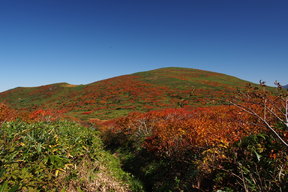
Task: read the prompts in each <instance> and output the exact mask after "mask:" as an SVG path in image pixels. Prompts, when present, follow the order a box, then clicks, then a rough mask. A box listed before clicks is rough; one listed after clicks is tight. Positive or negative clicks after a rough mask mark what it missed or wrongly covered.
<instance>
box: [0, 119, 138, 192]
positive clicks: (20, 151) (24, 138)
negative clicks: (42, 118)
mask: <svg viewBox="0 0 288 192" xmlns="http://www.w3.org/2000/svg"><path fill="white" fill-rule="evenodd" d="M133 186H134V189H133V190H136V188H137V184H134V185H133V184H132V178H131V177H130V175H128V174H127V173H125V172H124V171H122V170H121V169H120V163H119V161H118V160H117V159H116V158H115V157H113V156H112V155H110V154H109V153H108V152H105V151H104V150H103V145H102V142H101V140H100V139H99V137H98V133H97V131H95V130H91V129H89V128H84V127H81V126H79V125H78V124H75V123H71V122H63V121H62V122H35V123H31V124H28V123H24V122H6V123H3V124H2V125H1V128H0V191H8V190H10V191H29V192H30V191H129V189H131V188H132V187H133ZM139 190H140V188H139Z"/></svg>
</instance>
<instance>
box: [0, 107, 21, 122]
mask: <svg viewBox="0 0 288 192" xmlns="http://www.w3.org/2000/svg"><path fill="white" fill-rule="evenodd" d="M16 117H17V115H16V111H15V110H13V109H11V108H9V107H8V106H7V105H5V104H3V103H0V122H4V121H11V120H14V119H15V118H16Z"/></svg>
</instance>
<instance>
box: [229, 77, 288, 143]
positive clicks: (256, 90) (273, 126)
mask: <svg viewBox="0 0 288 192" xmlns="http://www.w3.org/2000/svg"><path fill="white" fill-rule="evenodd" d="M275 85H276V86H277V91H275V90H273V89H271V88H268V87H267V86H266V84H265V82H264V81H261V80H260V86H252V85H251V84H249V85H248V86H247V88H246V89H245V90H238V94H236V95H237V96H235V97H234V98H233V99H231V100H230V101H229V103H230V104H232V105H235V106H237V107H238V108H240V109H241V110H243V111H245V112H247V113H249V114H251V115H252V116H254V117H256V119H257V120H258V121H257V124H258V125H259V126H265V127H267V128H269V129H270V130H271V131H272V132H273V134H275V135H276V137H277V138H278V139H279V140H280V141H281V142H282V143H283V144H284V145H285V146H287V147H288V143H287V141H285V139H284V137H283V136H281V133H280V132H282V133H284V134H283V135H284V136H285V135H287V131H288V90H286V89H284V88H283V87H282V86H281V85H280V83H279V82H277V81H275ZM254 123H255V122H254ZM281 126H282V128H283V129H282V130H280V129H278V128H279V127H281ZM277 129H278V130H277Z"/></svg>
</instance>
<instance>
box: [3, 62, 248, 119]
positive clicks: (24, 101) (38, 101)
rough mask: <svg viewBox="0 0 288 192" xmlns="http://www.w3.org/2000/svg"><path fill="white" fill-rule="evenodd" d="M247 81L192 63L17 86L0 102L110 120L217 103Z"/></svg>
mask: <svg viewBox="0 0 288 192" xmlns="http://www.w3.org/2000/svg"><path fill="white" fill-rule="evenodd" d="M246 83H248V82H247V81H244V80H241V79H238V78H236V77H232V76H228V75H225V74H220V73H214V72H209V71H203V70H197V69H188V68H176V67H169V68H161V69H156V70H152V71H146V72H139V73H134V74H131V75H123V76H119V77H114V78H110V79H106V80H102V81H98V82H94V83H91V84H87V85H80V86H73V85H69V84H67V83H58V84H52V85H45V86H40V87H33V88H15V89H12V90H8V91H6V92H3V93H0V102H5V103H7V104H9V105H10V106H11V107H13V108H16V109H26V110H32V109H37V108H44V109H45V108H52V109H57V110H63V111H64V112H65V113H67V114H69V115H72V116H75V117H78V118H81V119H83V120H87V119H90V118H100V119H109V118H115V117H119V116H122V115H126V114H127V113H129V112H131V111H149V110H155V109H161V108H169V107H184V106H199V105H211V104H212V105H214V104H217V99H218V98H223V97H225V95H227V94H229V93H231V92H232V91H233V90H234V89H235V88H236V87H243V86H245V84H246Z"/></svg>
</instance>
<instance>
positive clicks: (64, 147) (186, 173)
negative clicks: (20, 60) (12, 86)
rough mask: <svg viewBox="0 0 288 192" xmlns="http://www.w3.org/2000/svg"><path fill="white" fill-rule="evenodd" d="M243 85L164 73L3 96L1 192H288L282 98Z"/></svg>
mask: <svg viewBox="0 0 288 192" xmlns="http://www.w3.org/2000/svg"><path fill="white" fill-rule="evenodd" d="M244 83H245V82H244V81H242V80H239V79H237V78H234V77H230V76H225V75H223V74H218V73H212V72H207V71H200V70H194V69H190V70H188V69H182V68H165V69H159V70H154V71H149V72H143V73H136V74H133V75H126V76H121V77H117V78H112V79H108V80H104V81H101V82H96V83H92V84H89V85H85V86H68V85H67V84H55V85H51V86H43V87H39V88H33V89H30V88H18V89H16V90H11V91H8V92H6V93H2V94H1V95H0V100H2V101H5V102H6V104H0V125H1V127H0V192H2V191H5V192H6V191H9V192H12V191H23V192H24V191H63V192H64V191H77V192H78V191H79V192H80V191H103V192H105V191H117V192H118V191H136V192H138V191H163V192H169V191H170V192H174V191H175V192H177V191H179V192H184V191H185V192H186V191H187V192H189V191H201V192H209V191H216V192H224V191H225V192H238V191H240V192H241V191H243V192H258V191H263V192H264V191H272V192H274V191H275V192H276V191H277V192H278V191H282V192H284V191H288V150H287V149H288V148H287V146H288V145H287V142H288V92H287V90H286V89H282V87H281V85H280V84H279V83H278V82H276V85H277V86H278V89H272V88H269V87H267V86H265V83H263V82H262V81H261V82H260V86H254V85H251V84H249V85H247V86H246V87H245V86H244V85H243V84H244ZM236 85H239V86H240V87H239V89H236ZM47 91H48V92H49V94H45V93H46V92H47ZM50 93H51V94H50ZM36 98H39V99H36ZM48 106H49V107H48ZM131 111H133V112H131ZM103 118H105V119H103ZM80 124H81V125H80ZM108 151H109V152H108Z"/></svg>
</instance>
